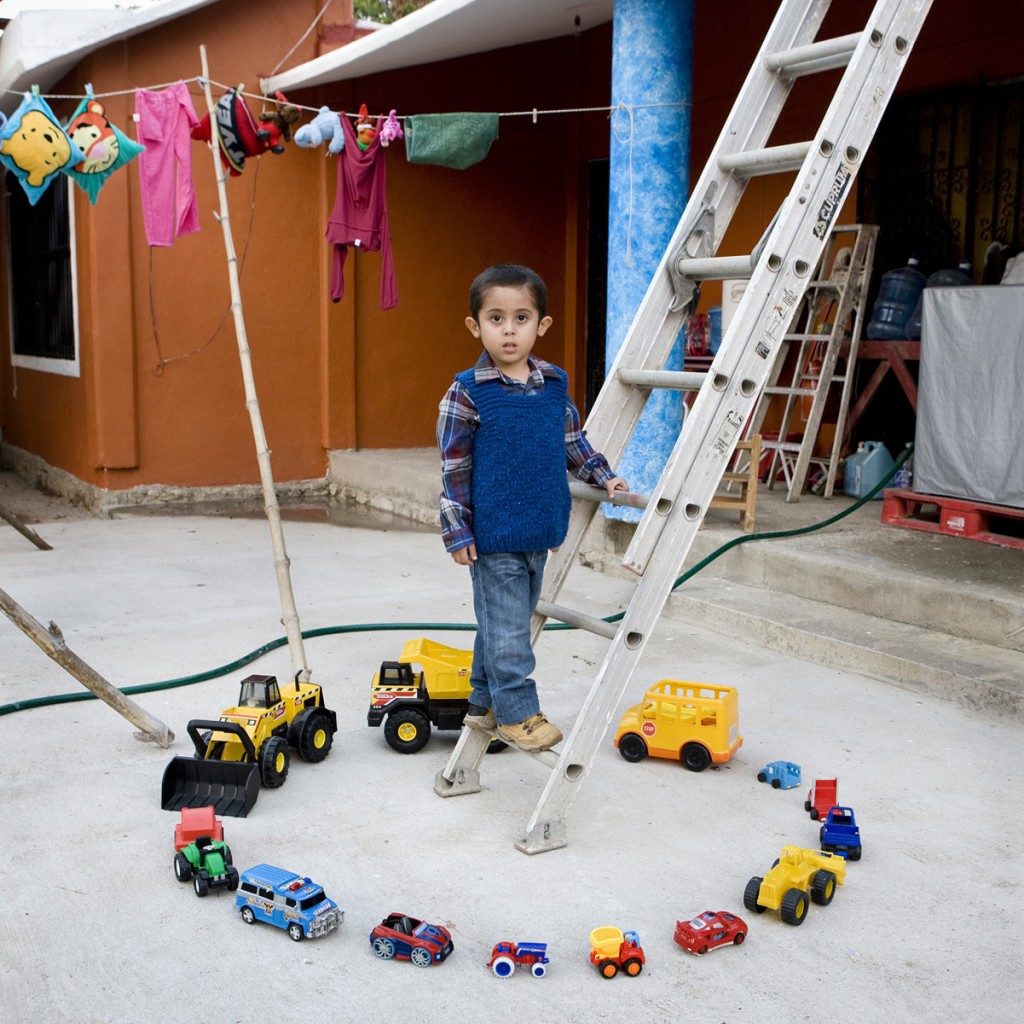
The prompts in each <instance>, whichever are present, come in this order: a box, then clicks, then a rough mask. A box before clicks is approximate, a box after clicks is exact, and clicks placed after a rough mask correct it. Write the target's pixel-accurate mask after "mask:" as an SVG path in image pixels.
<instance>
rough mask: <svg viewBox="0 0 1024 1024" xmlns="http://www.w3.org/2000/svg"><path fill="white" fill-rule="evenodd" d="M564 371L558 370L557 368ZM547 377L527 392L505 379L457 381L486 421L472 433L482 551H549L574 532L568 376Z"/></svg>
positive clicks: (465, 377) (470, 374)
mask: <svg viewBox="0 0 1024 1024" xmlns="http://www.w3.org/2000/svg"><path fill="white" fill-rule="evenodd" d="M556 369H557V368H556ZM557 372H558V376H557V377H545V378H544V387H543V389H542V390H539V391H533V392H531V393H529V394H527V393H526V392H525V391H524V390H522V389H521V388H508V387H506V386H505V385H504V384H502V382H501V381H500V380H490V381H485V382H484V383H483V384H477V382H476V375H475V373H474V371H473V370H464V371H463V372H462V373H460V374H458V375H457V376H456V380H458V381H459V382H460V383H461V384H462V386H463V387H464V388H465V389H466V390H467V391H468V392H469V395H470V397H471V398H472V399H473V404H474V405H475V406H476V410H477V413H478V414H479V416H480V422H479V424H478V425H477V428H476V430H475V431H474V435H473V478H472V485H471V494H472V501H473V536H474V539H475V541H476V549H477V551H478V552H479V553H480V554H493V553H494V552H498V551H545V550H547V549H548V548H555V547H558V546H559V545H560V544H561V543H562V541H563V540H565V535H566V533H567V532H568V529H569V506H570V504H571V501H572V499H571V498H570V496H569V484H568V481H567V480H566V475H565V469H566V456H565V403H566V399H567V396H568V378H567V377H566V375H565V372H564V371H563V370H558V371H557Z"/></svg>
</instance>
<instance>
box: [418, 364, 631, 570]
mask: <svg viewBox="0 0 1024 1024" xmlns="http://www.w3.org/2000/svg"><path fill="white" fill-rule="evenodd" d="M529 365H530V376H529V377H528V378H527V380H526V383H525V384H524V383H523V382H522V381H518V380H512V379H511V378H510V377H506V376H505V374H503V373H502V372H501V371H500V370H499V369H498V368H497V367H496V366H495V365H494V363H493V362H492V361H491V357H490V356H489V355H488V354H487V353H486V352H483V353H481V355H480V358H479V359H478V360H477V362H476V366H475V367H474V370H475V373H476V382H477V384H483V383H485V382H486V381H489V380H500V381H501V384H502V386H503V387H505V388H509V389H510V388H522V389H523V390H524V391H525V392H526V393H527V394H530V393H531V392H534V391H538V390H539V389H541V388H543V387H544V378H545V377H555V376H556V375H557V374H556V372H555V368H554V367H553V366H552V365H551V364H550V363H546V362H544V360H543V359H535V358H534V357H533V356H530V357H529ZM479 422H480V415H479V413H478V412H477V411H476V406H475V405H474V404H473V399H472V398H471V397H470V395H469V392H468V391H467V390H466V389H465V388H464V387H463V386H462V384H460V383H459V382H458V381H455V382H454V383H453V384H452V386H451V387H450V388H449V389H448V391H447V393H446V394H445V396H444V398H442V399H441V405H440V410H439V415H438V418H437V445H438V447H439V448H440V449H441V484H442V491H441V536H442V537H443V539H444V546H445V549H446V550H448V551H457V550H458V549H459V548H464V547H468V546H469V545H470V544H472V543H473V542H474V541H473V506H472V498H471V497H470V484H471V480H472V475H473V431H474V430H476V427H477V424H478V423H479ZM565 462H566V466H567V467H568V469H569V471H570V472H571V473H572V474H573V476H576V477H578V478H579V479H580V480H582V481H583V482H584V483H588V484H593V485H594V486H595V487H603V486H604V484H605V482H606V481H608V480H611V479H612V478H613V477H614V476H615V473H614V472H613V471H612V469H611V467H610V466H609V465H608V460H607V459H606V458H605V457H604V456H603V455H602V454H601V453H600V452H595V451H594V449H593V446H592V445H591V444H590V442H589V441H588V440H587V437H586V435H585V434H584V433H583V429H582V427H581V426H580V414H579V412H578V411H577V409H576V406H575V405H574V404H573V401H572V399H571V398H570V399H567V400H566V403H565Z"/></svg>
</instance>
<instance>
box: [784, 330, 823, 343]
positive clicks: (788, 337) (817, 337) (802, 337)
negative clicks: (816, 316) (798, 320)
mask: <svg viewBox="0 0 1024 1024" xmlns="http://www.w3.org/2000/svg"><path fill="white" fill-rule="evenodd" d="M831 337H832V335H831V334H804V333H800V332H798V333H796V334H784V335H783V336H782V340H783V341H828V339H829V338H831Z"/></svg>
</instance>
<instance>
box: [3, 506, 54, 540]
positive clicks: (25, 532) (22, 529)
mask: <svg viewBox="0 0 1024 1024" xmlns="http://www.w3.org/2000/svg"><path fill="white" fill-rule="evenodd" d="M0 519H4V520H6V521H7V522H8V523H10V524H11V526H13V527H14V528H15V529H16V530H17V531H18V533H20V534H21V535H22V536H23V537H28V539H29V540H30V541H32V543H33V544H35V546H36V547H37V548H39V550H40V551H52V550H53V547H52V546H51V545H49V544H47V543H46V541H45V540H43V538H42V537H40V536H39V534H38V533H36V531H35V530H33V529H32V528H31V527H30V526H26V525H25V524H24V523H23V522H22V521H21V520H20V519H19V518H18V517H17V516H16V515H15V514H14V513H13V512H11V511H10V510H8V509H6V508H4V506H3V505H0Z"/></svg>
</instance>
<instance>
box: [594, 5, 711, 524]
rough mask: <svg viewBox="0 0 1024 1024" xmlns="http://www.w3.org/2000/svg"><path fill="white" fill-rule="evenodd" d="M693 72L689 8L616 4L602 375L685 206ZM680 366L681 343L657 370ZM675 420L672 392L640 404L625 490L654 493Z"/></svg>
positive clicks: (636, 514)
mask: <svg viewBox="0 0 1024 1024" xmlns="http://www.w3.org/2000/svg"><path fill="white" fill-rule="evenodd" d="M692 64H693V0H615V13H614V19H613V23H612V107H613V108H615V109H613V113H612V121H611V143H610V153H611V166H610V188H609V201H608V315H607V329H606V333H605V369H606V370H607V369H610V367H611V365H612V362H613V361H614V359H615V356H616V355H617V353H618V351H619V348H620V347H621V346H622V342H623V341H624V340H625V337H626V332H627V331H628V330H629V325H630V324H631V323H632V321H633V317H634V315H635V314H636V311H637V308H638V307H639V305H640V301H641V300H642V299H643V297H644V293H645V292H646V291H647V286H648V285H649V284H650V281H651V278H652V277H653V276H654V271H655V270H656V268H657V266H658V262H659V260H660V259H661V257H662V254H663V253H664V251H665V247H666V246H667V245H668V241H669V239H670V238H671V237H672V232H673V231H674V230H675V227H676V224H677V223H678V222H679V218H680V216H682V213H683V209H684V207H685V206H686V198H687V194H688V191H689V164H690V97H691V89H690V83H691V77H692ZM620 104H621V106H620ZM652 104H659V105H658V106H653V105H652ZM660 104H666V105H664V106H662V105H660ZM667 104H674V105H667ZM682 365H683V338H682V335H680V337H679V338H678V339H677V341H676V345H675V347H674V349H673V351H672V354H671V356H670V358H669V361H668V362H667V363H666V366H665V368H666V369H670V370H672V369H675V370H678V369H681V368H682ZM682 415H683V402H682V395H681V394H680V393H679V392H670V391H656V392H655V393H654V394H653V395H652V396H651V398H650V399H649V400H648V402H647V407H646V409H645V410H644V414H643V416H642V417H641V419H640V423H639V424H638V426H637V430H636V433H635V434H634V435H633V439H632V440H631V441H630V444H629V447H628V448H627V449H626V452H625V455H624V456H623V458H622V459H621V460H620V462H619V464H618V466H617V467H614V468H616V469H618V471H619V474H620V475H621V476H624V477H625V478H626V480H628V481H629V486H630V489H631V490H633V491H638V492H643V493H648V492H650V491H651V490H652V489H653V487H654V485H655V483H656V482H657V480H658V477H659V476H660V474H661V470H662V468H663V467H664V465H665V462H666V460H667V459H668V456H669V453H670V452H671V451H672V446H673V445H674V444H675V440H676V438H677V437H678V435H679V429H680V427H681V425H682ZM602 507H603V509H604V511H605V514H606V515H607V516H609V517H610V518H614V519H625V520H627V521H630V522H636V521H637V520H639V518H640V511H639V510H638V509H633V508H614V507H613V506H611V505H604V506H602Z"/></svg>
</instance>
